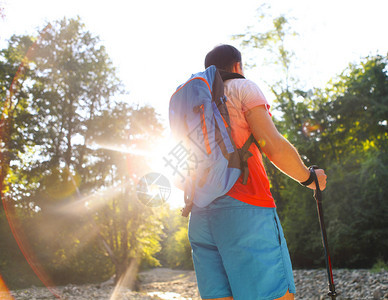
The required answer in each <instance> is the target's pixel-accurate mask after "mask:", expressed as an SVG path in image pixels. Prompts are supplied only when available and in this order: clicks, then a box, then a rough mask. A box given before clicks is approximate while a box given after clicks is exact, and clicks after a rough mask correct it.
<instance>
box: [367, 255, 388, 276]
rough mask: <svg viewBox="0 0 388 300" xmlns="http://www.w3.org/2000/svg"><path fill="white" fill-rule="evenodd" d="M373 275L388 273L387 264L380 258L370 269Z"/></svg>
mask: <svg viewBox="0 0 388 300" xmlns="http://www.w3.org/2000/svg"><path fill="white" fill-rule="evenodd" d="M370 271H371V272H372V273H379V272H382V271H388V264H387V263H385V261H383V260H382V259H381V258H379V259H378V260H377V261H376V263H375V264H374V265H373V266H372V268H371V269H370Z"/></svg>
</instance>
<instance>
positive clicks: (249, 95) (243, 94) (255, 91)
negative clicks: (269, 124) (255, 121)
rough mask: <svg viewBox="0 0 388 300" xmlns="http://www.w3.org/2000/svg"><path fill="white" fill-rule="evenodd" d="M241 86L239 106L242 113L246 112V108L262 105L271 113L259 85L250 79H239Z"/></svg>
mask: <svg viewBox="0 0 388 300" xmlns="http://www.w3.org/2000/svg"><path fill="white" fill-rule="evenodd" d="M240 82H241V86H240V89H239V92H240V95H239V98H240V99H241V106H242V111H243V113H246V112H247V111H248V110H250V109H252V108H254V107H256V106H260V105H264V106H265V108H266V109H267V111H268V113H269V114H270V115H271V113H270V111H269V109H270V105H269V103H268V101H267V99H265V96H264V94H263V92H262V91H261V90H260V88H259V86H258V85H257V84H256V83H254V82H253V81H251V80H241V81H240Z"/></svg>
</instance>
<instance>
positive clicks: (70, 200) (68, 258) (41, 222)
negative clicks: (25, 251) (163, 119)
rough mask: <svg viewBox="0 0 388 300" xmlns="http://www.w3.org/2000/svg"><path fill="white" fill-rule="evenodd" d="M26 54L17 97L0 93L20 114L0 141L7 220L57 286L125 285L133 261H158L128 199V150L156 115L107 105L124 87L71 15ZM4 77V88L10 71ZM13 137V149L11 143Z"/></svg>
mask: <svg viewBox="0 0 388 300" xmlns="http://www.w3.org/2000/svg"><path fill="white" fill-rule="evenodd" d="M14 40H15V41H19V40H20V38H19V37H14ZM18 45H19V44H18V43H17V42H14V43H11V44H10V47H9V48H10V49H14V48H16V47H17V46H18ZM26 47H28V45H27V46H26ZM26 47H25V48H24V50H25V51H26ZM28 51H29V53H30V54H29V55H27V57H28V64H27V63H23V66H28V73H27V72H24V73H23V76H25V77H23V81H21V79H20V81H17V91H18V92H19V93H21V92H24V93H25V96H24V98H23V97H20V96H19V95H16V93H13V98H12V97H9V96H8V95H6V93H7V92H6V91H5V92H4V95H6V96H8V98H7V99H11V100H13V101H14V102H13V103H12V106H11V104H10V106H9V107H12V108H13V109H15V110H14V111H17V112H18V113H19V114H20V115H22V114H26V115H27V116H28V117H24V118H21V120H22V121H23V122H25V123H15V122H13V123H11V122H8V123H7V124H11V125H7V126H8V127H7V130H8V128H11V129H12V131H10V130H9V131H7V133H6V134H3V137H7V138H8V141H9V142H10V144H6V143H5V142H4V140H2V143H3V144H2V148H3V149H6V150H7V151H8V152H9V153H11V152H12V153H14V156H13V157H11V156H10V159H9V160H8V166H14V167H13V168H8V169H6V168H3V165H2V174H4V175H5V176H4V178H6V179H7V186H8V187H9V188H8V190H6V191H5V196H6V197H7V199H9V204H10V205H11V206H12V208H15V214H14V215H13V218H14V219H18V220H19V221H20V223H21V224H22V228H24V232H27V233H28V234H27V236H25V237H23V243H24V244H25V245H27V244H29V245H30V246H31V247H28V248H29V249H30V250H31V249H32V250H33V251H30V252H33V253H35V254H36V255H35V256H36V257H35V258H36V261H38V262H39V263H40V265H42V266H43V267H44V268H45V269H46V270H48V271H49V272H50V275H51V277H52V278H53V279H54V281H55V282H56V283H66V282H69V281H82V282H84V281H85V279H86V280H87V279H89V280H102V279H106V278H107V276H108V277H109V276H111V275H112V273H114V272H115V273H116V279H117V281H118V280H121V281H122V284H129V285H131V284H132V282H133V280H130V278H128V276H127V277H125V276H126V275H128V274H129V275H130V277H132V278H135V277H136V272H137V269H138V265H139V262H140V260H141V259H148V260H149V261H153V263H154V264H157V261H156V260H155V259H154V256H153V255H154V253H156V252H157V251H158V250H159V243H158V239H159V231H160V230H159V228H160V222H159V221H158V218H157V217H156V216H155V213H154V212H153V210H152V209H150V208H148V207H142V206H141V204H140V203H139V202H137V198H136V183H137V180H138V179H139V177H140V176H142V175H144V172H146V171H147V166H146V165H147V164H146V162H145V159H143V157H141V156H140V157H139V156H136V155H133V154H128V153H127V152H128V151H127V150H126V149H129V148H134V147H135V148H136V147H138V149H139V148H141V147H142V146H143V145H146V144H147V142H148V141H150V140H154V139H155V136H158V135H160V134H161V132H162V127H161V125H160V123H159V121H158V119H157V116H156V113H155V111H154V109H152V108H150V107H142V108H139V107H137V108H134V107H131V106H129V105H127V104H125V103H123V102H120V101H115V100H114V96H115V95H117V93H120V92H122V90H123V89H122V86H121V83H120V81H119V80H118V79H117V77H116V75H115V69H114V67H113V66H112V63H111V61H110V60H109V57H108V55H107V53H106V51H105V48H104V47H103V46H102V45H101V43H100V42H99V40H98V38H97V37H94V36H92V35H91V34H90V32H88V31H86V30H85V28H84V25H83V24H82V23H81V22H80V20H79V19H76V20H73V19H70V20H67V19H63V20H60V21H57V22H54V23H53V24H52V25H48V26H46V28H45V30H44V31H43V34H41V35H40V36H39V38H38V39H37V40H36V42H35V44H34V45H33V47H30V48H29V50H28ZM22 52H23V51H20V53H22ZM2 53H5V54H7V53H6V50H4V51H3V52H2ZM18 53H19V52H18ZM5 54H3V56H2V60H1V62H2V66H3V65H4V66H7V67H8V65H12V64H11V63H12V62H13V61H12V60H11V59H10V58H9V57H7V56H5ZM23 57H24V56H23V55H22V54H20V58H21V59H20V58H19V59H15V62H14V65H12V66H14V69H16V66H17V64H18V62H19V63H20V62H21V61H22V59H23ZM8 68H9V67H8ZM7 74H10V75H9V81H10V82H12V78H13V77H14V75H13V74H12V72H11V71H8V73H7ZM20 78H22V77H20ZM18 79H19V77H18ZM15 82H16V81H15V80H14V85H15V86H16V84H15ZM15 90H16V88H15ZM3 91H4V89H3ZM21 99H22V100H23V101H24V102H23V105H20V104H19V103H20V101H22V100H21ZM9 103H11V102H9V101H8V104H9ZM7 109H8V110H7ZM16 109H19V110H16ZM2 115H5V116H6V118H4V120H8V119H10V117H9V116H10V109H9V108H8V107H6V106H3V107H2ZM2 120H3V119H2ZM5 123H6V122H2V124H5ZM20 124H24V125H23V126H21V125H20ZM2 128H4V126H2ZM22 129H25V131H21V130H22ZM12 134H13V135H15V137H14V136H13V135H12ZM17 138H20V139H21V141H20V147H19V148H17V147H15V146H14V145H13V144H11V143H15V141H18V140H17ZM27 141H28V142H27ZM148 143H149V142H148ZM139 151H140V150H139ZM8 152H7V153H8ZM2 153H5V151H2ZM6 166H7V165H6ZM3 171H4V172H3ZM26 247H27V246H26ZM109 260H110V261H109ZM112 262H113V267H112ZM128 270H130V272H127V271H128ZM124 277H125V278H124ZM124 279H125V280H124Z"/></svg>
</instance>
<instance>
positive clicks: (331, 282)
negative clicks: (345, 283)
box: [310, 166, 337, 300]
mask: <svg viewBox="0 0 388 300" xmlns="http://www.w3.org/2000/svg"><path fill="white" fill-rule="evenodd" d="M315 169H318V167H317V166H311V167H310V172H311V173H312V175H313V178H314V182H315V187H316V189H315V190H314V198H315V200H316V201H317V210H318V216H319V224H320V227H321V234H322V243H323V249H324V250H325V262H326V271H327V277H328V279H329V293H328V296H330V297H331V299H332V300H335V299H336V298H337V293H336V291H335V286H334V280H333V270H332V267H331V260H330V254H329V245H328V243H327V235H326V227H325V221H324V218H323V208H322V191H321V190H320V188H319V183H318V177H317V175H316V174H315Z"/></svg>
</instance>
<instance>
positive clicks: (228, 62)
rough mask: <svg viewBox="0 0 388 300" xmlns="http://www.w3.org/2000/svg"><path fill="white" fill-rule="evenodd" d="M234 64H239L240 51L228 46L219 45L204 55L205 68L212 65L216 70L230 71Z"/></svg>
mask: <svg viewBox="0 0 388 300" xmlns="http://www.w3.org/2000/svg"><path fill="white" fill-rule="evenodd" d="M236 62H241V53H240V51H238V50H237V49H236V48H235V47H233V46H230V45H219V46H216V47H215V48H214V49H213V50H212V51H210V52H209V53H208V54H207V55H206V58H205V68H208V67H210V66H211V65H214V66H216V67H217V68H218V69H221V70H225V71H230V70H231V68H232V67H233V64H234V63H236Z"/></svg>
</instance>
